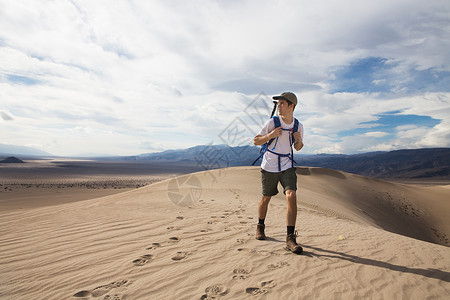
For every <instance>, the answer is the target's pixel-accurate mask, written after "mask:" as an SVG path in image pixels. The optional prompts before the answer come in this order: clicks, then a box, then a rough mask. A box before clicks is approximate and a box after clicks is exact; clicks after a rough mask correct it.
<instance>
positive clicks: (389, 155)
mask: <svg viewBox="0 0 450 300" xmlns="http://www.w3.org/2000/svg"><path fill="white" fill-rule="evenodd" d="M258 156H259V148H258V147H253V146H242V147H228V146H226V145H209V146H196V147H192V148H188V149H182V150H168V151H163V152H159V153H148V154H141V155H138V156H130V157H126V159H128V160H145V161H159V162H165V163H167V164H172V163H175V164H191V165H196V166H198V167H199V168H200V169H203V170H207V169H217V168H224V167H231V166H249V165H252V163H253V161H254V160H255V159H256V158H257V157H258ZM294 159H295V161H296V163H297V164H296V165H302V166H310V167H323V168H330V169H335V170H339V171H344V172H349V173H354V174H359V175H363V176H368V177H375V178H405V179H410V178H440V179H450V148H423V149H406V150H396V151H389V152H368V153H362V154H351V155H346V154H317V155H301V154H296V155H294ZM260 163H261V160H259V161H257V162H256V164H255V165H259V164H260Z"/></svg>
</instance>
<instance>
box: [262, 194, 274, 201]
mask: <svg viewBox="0 0 450 300" xmlns="http://www.w3.org/2000/svg"><path fill="white" fill-rule="evenodd" d="M270 199H272V196H264V195H263V196H262V197H261V202H264V203H269V201H270Z"/></svg>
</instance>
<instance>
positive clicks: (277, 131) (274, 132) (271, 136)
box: [269, 126, 283, 140]
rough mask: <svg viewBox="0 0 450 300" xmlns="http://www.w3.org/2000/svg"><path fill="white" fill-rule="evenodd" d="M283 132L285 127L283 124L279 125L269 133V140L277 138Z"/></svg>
mask: <svg viewBox="0 0 450 300" xmlns="http://www.w3.org/2000/svg"><path fill="white" fill-rule="evenodd" d="M282 134H283V128H282V127H281V126H280V127H277V128H275V129H274V130H272V132H271V133H269V140H270V139H274V138H277V137H279V136H281V135H282Z"/></svg>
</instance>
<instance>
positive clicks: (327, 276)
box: [0, 167, 450, 300]
mask: <svg viewBox="0 0 450 300" xmlns="http://www.w3.org/2000/svg"><path fill="white" fill-rule="evenodd" d="M297 173H298V175H299V176H298V186H299V190H298V202H299V206H298V209H299V212H298V219H297V230H298V238H297V241H298V242H299V243H300V244H301V245H302V246H303V248H304V253H303V254H301V255H295V254H292V253H289V252H287V251H286V250H284V243H285V230H286V229H285V228H286V227H285V214H286V201H285V199H284V197H283V195H282V194H281V195H280V194H279V195H277V196H275V197H274V198H273V199H272V201H271V203H270V206H269V212H268V216H267V219H266V234H267V236H268V237H269V239H268V240H265V241H258V240H256V239H255V238H254V234H255V228H256V223H257V215H256V212H257V204H258V202H259V199H260V189H261V187H260V171H259V168H258V167H237V168H227V169H221V170H213V171H204V172H198V173H192V174H187V175H182V176H178V177H176V178H169V179H166V180H162V181H159V182H157V183H153V184H150V185H147V186H144V187H140V188H137V189H136V188H134V189H130V190H127V191H125V192H120V193H116V194H113V195H107V196H104V197H100V198H98V197H96V198H92V199H88V200H83V201H72V202H67V203H62V204H61V203H59V204H58V205H47V206H43V207H35V206H36V205H35V206H33V207H26V206H23V207H21V208H17V209H13V208H11V209H8V210H2V211H1V213H0V233H1V234H0V239H1V242H0V244H1V248H0V282H1V284H0V299H58V300H59V299H105V300H106V299H254V298H260V299H447V298H448V296H449V295H450V248H449V247H448V246H449V236H450V227H449V222H448V219H449V216H450V203H449V201H450V186H448V185H447V186H414V185H405V184H400V183H390V182H385V181H381V180H375V179H371V178H366V177H361V176H357V175H353V174H348V173H344V172H338V171H333V170H328V169H322V168H308V167H298V168H297ZM3 195H5V194H3ZM0 196H1V195H0ZM1 197H3V196H1ZM54 197H58V195H55V196H54Z"/></svg>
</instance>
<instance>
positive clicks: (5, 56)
mask: <svg viewBox="0 0 450 300" xmlns="http://www.w3.org/2000/svg"><path fill="white" fill-rule="evenodd" d="M0 7H1V9H0V28H2V32H1V33H0V99H1V104H0V105H1V107H0V109H1V110H2V111H6V112H8V115H9V116H14V122H3V123H2V126H3V125H4V124H8V127H7V130H3V128H5V127H2V131H1V133H0V140H7V141H8V142H10V143H16V144H19V145H25V144H27V143H35V144H40V145H43V146H42V147H47V149H45V148H44V149H43V150H46V151H49V152H52V151H53V153H55V154H67V153H69V152H70V153H72V151H74V146H73V144H74V143H78V144H84V145H88V144H90V145H92V147H95V149H93V150H90V151H89V152H102V153H107V152H108V153H110V151H112V152H114V153H117V154H135V153H139V151H146V149H147V150H148V149H150V150H151V149H152V148H154V149H161V148H172V147H175V148H183V147H186V146H193V145H196V144H202V143H203V144H205V143H209V142H213V141H214V142H217V143H218V142H220V139H219V138H218V134H219V133H220V132H221V131H222V130H223V129H224V128H225V127H226V126H227V125H228V124H229V123H230V122H232V121H233V120H234V119H235V118H236V116H239V115H240V114H241V112H242V110H243V109H244V108H245V107H246V104H247V103H248V102H250V101H251V100H252V99H253V98H254V97H256V95H257V94H258V93H259V92H261V91H263V92H266V93H268V94H269V95H270V94H271V93H279V92H282V91H283V90H284V89H290V90H293V91H294V92H296V93H297V95H298V96H299V99H300V105H299V108H298V111H297V112H296V116H298V117H299V118H301V119H302V121H303V123H304V125H305V129H306V133H309V134H310V137H314V139H310V143H309V145H310V147H311V148H310V150H306V149H305V150H306V151H311V152H314V151H319V150H320V149H329V150H327V151H338V152H345V151H355V150H356V149H357V148H356V146H353V147H352V146H350V144H351V143H350V142H348V143H344V144H339V139H340V138H341V136H340V135H341V134H342V132H345V131H351V130H354V129H361V128H368V129H370V128H372V127H376V125H377V124H375V123H367V122H374V121H376V120H377V117H376V114H380V113H383V112H387V111H400V112H401V113H404V114H417V115H425V116H430V117H432V118H435V119H438V120H446V119H449V116H450V112H449V111H448V106H447V109H446V108H445V105H448V103H449V101H448V98H449V96H448V93H432V92H430V93H426V94H418V95H412V96H411V97H408V98H406V97H401V98H399V97H395V96H392V95H391V96H386V97H380V96H379V95H377V94H365V93H339V94H329V92H328V83H329V81H330V80H331V78H332V77H333V76H335V74H333V70H334V69H335V68H336V67H338V66H343V65H346V64H347V63H349V62H351V61H354V60H357V59H360V58H364V57H383V58H387V59H389V60H390V61H392V62H395V63H397V65H396V66H397V67H396V69H395V70H394V72H398V73H399V74H400V75H399V76H398V78H402V74H406V73H407V71H408V70H410V69H411V66H414V67H415V68H417V69H427V68H431V67H432V68H435V69H439V70H450V69H449V68H450V67H449V66H450V64H449V61H450V54H449V52H448V51H447V49H448V48H450V37H449V32H450V22H449V21H448V12H449V7H448V5H447V4H446V2H445V1H440V0H435V1H427V2H423V1H419V0H416V1H410V0H408V1H407V0H400V1H388V0H384V1H363V2H361V1H356V0H347V1H345V2H336V1H325V2H323V1H320V2H311V1H293V0H289V1H277V2H273V1H239V2H235V1H168V2H160V1H140V2H134V1H113V2H111V1H87V0H84V1H64V0H60V1H51V2H49V1H45V2H41V1H37V2H36V1H2V2H1V3H0ZM11 76H20V77H23V78H30V79H33V80H34V84H29V85H27V84H24V83H23V82H14V80H11V78H13V77H11ZM337 80H339V78H337ZM385 80H386V79H383V78H382V79H376V80H375V81H374V82H373V83H374V84H383V83H384V81H385ZM410 80H412V79H411V78H407V77H406V75H405V76H404V81H401V80H400V81H399V82H398V83H397V84H396V88H397V90H398V91H402V89H404V88H405V87H404V82H409V81H410ZM269 105H271V104H269ZM2 118H3V119H5V117H4V114H3V113H2ZM74 128H79V129H83V130H84V132H85V133H89V137H88V136H84V137H83V136H79V134H80V133H81V132H80V130H75V131H74V130H73V129H74ZM87 128H89V129H90V131H89V130H88V131H89V132H88V131H86V130H87ZM449 128H450V127H449V124H448V123H447V122H446V121H442V122H441V123H440V124H439V125H437V126H435V127H434V128H432V129H430V130H427V131H426V132H424V136H423V137H417V139H420V141H419V140H418V141H417V143H418V145H448V143H449V140H450V137H449V133H448V132H449ZM252 129H253V127H252ZM71 130H72V131H71ZM83 130H81V131H83ZM255 130H256V129H255ZM373 131H374V132H375V133H372V136H370V134H369V133H367V134H366V136H365V138H375V139H374V142H373V143H377V141H376V138H382V136H380V135H381V133H376V132H379V130H378V129H376V130H375V129H374V130H373ZM18 132H20V133H18ZM68 132H71V134H74V135H75V136H77V139H76V140H75V139H73V140H71V139H66V138H65V135H67V133H68ZM76 134H78V135H76ZM405 134H406V133H405ZM409 134H413V132H412V131H411V132H409ZM376 135H379V136H376ZM37 137H39V139H43V140H45V142H40V141H39V142H38V141H36V139H37ZM307 138H308V137H307ZM360 138H361V140H364V136H362V137H360ZM111 140H114V142H111ZM313 140H314V141H313ZM322 142H323V143H324V144H326V146H325V145H324V144H321V143H322ZM46 145H47V146H46ZM48 145H52V146H48ZM153 145H155V146H153ZM355 145H356V144H355ZM358 145H359V144H358ZM360 145H361V147H362V146H363V144H362V143H361V144H360ZM374 145H376V144H374ZM320 151H322V150H320ZM74 152H78V151H74ZM81 152H87V151H86V150H84V151H81Z"/></svg>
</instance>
